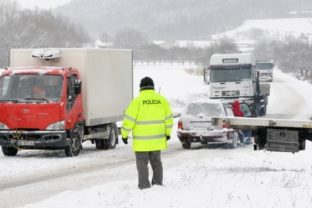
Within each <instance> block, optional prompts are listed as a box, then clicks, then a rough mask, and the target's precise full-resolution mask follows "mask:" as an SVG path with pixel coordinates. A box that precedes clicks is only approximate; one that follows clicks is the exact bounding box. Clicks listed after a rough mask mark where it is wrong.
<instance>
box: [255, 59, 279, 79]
mask: <svg viewBox="0 0 312 208" xmlns="http://www.w3.org/2000/svg"><path fill="white" fill-rule="evenodd" d="M255 68H256V70H257V72H258V73H259V80H260V81H261V82H272V81H273V68H274V63H273V60H269V61H265V60H263V61H260V60H259V61H256V64H255Z"/></svg>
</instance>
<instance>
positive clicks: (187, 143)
mask: <svg viewBox="0 0 312 208" xmlns="http://www.w3.org/2000/svg"><path fill="white" fill-rule="evenodd" d="M191 144H192V143H191V142H190V141H183V142H182V147H183V149H191Z"/></svg>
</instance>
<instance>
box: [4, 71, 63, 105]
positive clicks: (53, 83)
mask: <svg viewBox="0 0 312 208" xmlns="http://www.w3.org/2000/svg"><path fill="white" fill-rule="evenodd" d="M62 83H63V77H62V76H59V75H48V74H44V75H42V74H12V75H10V76H2V77H0V102H10V101H11V102H58V101H59V100H60V97H61V91H62Z"/></svg>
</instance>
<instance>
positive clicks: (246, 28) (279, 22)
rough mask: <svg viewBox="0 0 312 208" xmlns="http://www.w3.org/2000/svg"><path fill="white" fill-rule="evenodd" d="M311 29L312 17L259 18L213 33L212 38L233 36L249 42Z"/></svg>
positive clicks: (306, 31)
mask: <svg viewBox="0 0 312 208" xmlns="http://www.w3.org/2000/svg"><path fill="white" fill-rule="evenodd" d="M311 31H312V18H293V19H287V18H286V19H261V20H257V19H255V20H247V21H245V22H244V23H243V24H242V25H241V26H239V27H237V28H235V29H233V30H230V31H227V32H224V33H221V34H217V35H213V36H212V37H213V38H214V39H218V38H220V37H229V38H233V39H235V40H236V41H244V42H246V40H250V41H251V42H252V41H254V40H257V39H261V38H272V39H285V38H289V36H294V37H299V36H301V35H302V34H309V33H311Z"/></svg>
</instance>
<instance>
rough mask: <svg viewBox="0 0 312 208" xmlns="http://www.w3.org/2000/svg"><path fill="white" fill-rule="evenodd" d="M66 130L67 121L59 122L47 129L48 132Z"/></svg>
mask: <svg viewBox="0 0 312 208" xmlns="http://www.w3.org/2000/svg"><path fill="white" fill-rule="evenodd" d="M63 129H65V121H59V122H56V123H53V124H50V125H49V126H48V127H47V130H63Z"/></svg>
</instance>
